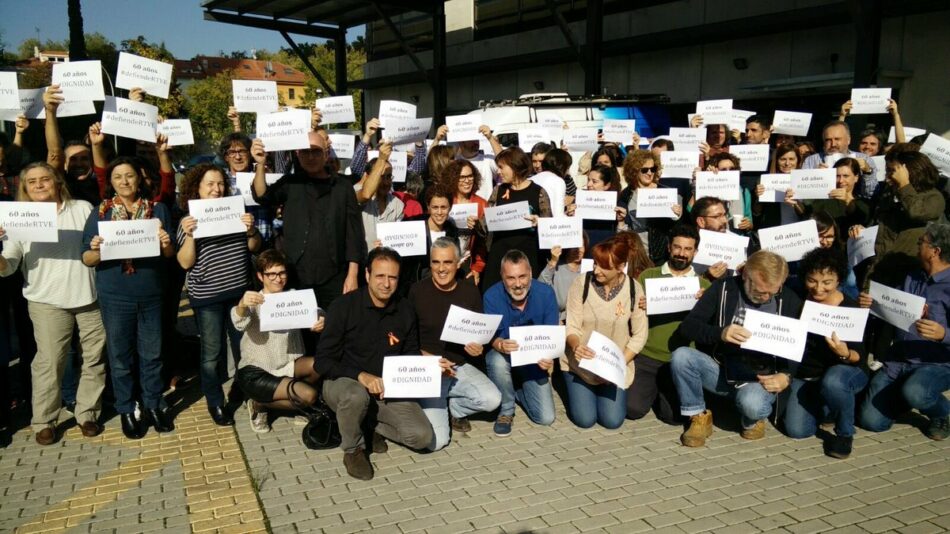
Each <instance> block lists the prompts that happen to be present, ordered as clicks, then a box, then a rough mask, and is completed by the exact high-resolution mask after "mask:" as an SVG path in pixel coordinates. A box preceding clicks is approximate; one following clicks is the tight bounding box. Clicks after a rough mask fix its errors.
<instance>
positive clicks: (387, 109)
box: [379, 100, 416, 129]
mask: <svg viewBox="0 0 950 534" xmlns="http://www.w3.org/2000/svg"><path fill="white" fill-rule="evenodd" d="M414 118H416V106H414V105H412V104H409V103H406V102H400V101H398V100H380V101H379V127H380V128H383V129H386V128H389V126H388V123H389V121H390V120H393V119H395V120H397V121H398V120H405V119H414Z"/></svg>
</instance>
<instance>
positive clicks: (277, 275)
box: [262, 271, 287, 282]
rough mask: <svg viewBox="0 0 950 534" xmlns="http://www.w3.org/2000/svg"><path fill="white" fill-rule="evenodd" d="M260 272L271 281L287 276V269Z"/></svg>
mask: <svg viewBox="0 0 950 534" xmlns="http://www.w3.org/2000/svg"><path fill="white" fill-rule="evenodd" d="M262 274H263V275H264V276H265V277H266V278H267V279H268V280H270V281H271V282H273V281H274V280H277V279H278V278H287V271H272V272H269V273H268V272H265V273H262Z"/></svg>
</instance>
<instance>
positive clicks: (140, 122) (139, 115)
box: [102, 96, 158, 143]
mask: <svg viewBox="0 0 950 534" xmlns="http://www.w3.org/2000/svg"><path fill="white" fill-rule="evenodd" d="M157 127H158V108H157V107H155V106H153V105H151V104H146V103H145V102H134V101H132V100H126V99H124V98H113V97H111V96H110V97H106V102H105V106H104V107H103V108H102V133H106V134H111V135H118V136H119V137H128V138H130V139H137V140H139V141H145V142H146V143H154V142H155V131H156V129H157Z"/></svg>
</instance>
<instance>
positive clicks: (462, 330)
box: [439, 304, 502, 345]
mask: <svg viewBox="0 0 950 534" xmlns="http://www.w3.org/2000/svg"><path fill="white" fill-rule="evenodd" d="M501 319H502V316H501V315H491V314H485V313H476V312H473V311H469V310H466V309H465V308H462V307H460V306H456V305H454V304H453V305H452V306H451V307H450V308H449V314H448V315H447V316H446V317H445V326H443V327H442V335H441V336H439V339H440V340H441V341H448V342H449V343H458V344H459V345H467V344H469V343H479V344H481V345H487V344H488V342H490V341H491V340H492V338H494V337H495V332H497V331H498V325H499V324H501Z"/></svg>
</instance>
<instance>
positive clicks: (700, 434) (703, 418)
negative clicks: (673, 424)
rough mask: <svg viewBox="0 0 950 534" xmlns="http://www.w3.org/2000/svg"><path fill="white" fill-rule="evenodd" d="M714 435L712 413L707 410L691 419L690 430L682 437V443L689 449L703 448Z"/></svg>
mask: <svg viewBox="0 0 950 534" xmlns="http://www.w3.org/2000/svg"><path fill="white" fill-rule="evenodd" d="M712 433H713V426H712V412H711V411H709V410H705V411H703V413H699V414H696V415H694V416H692V417H690V418H689V428H687V429H686V432H683V435H682V436H680V441H681V442H682V443H683V445H686V446H687V447H702V446H703V445H705V444H706V438H708V437H709V436H712Z"/></svg>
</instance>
